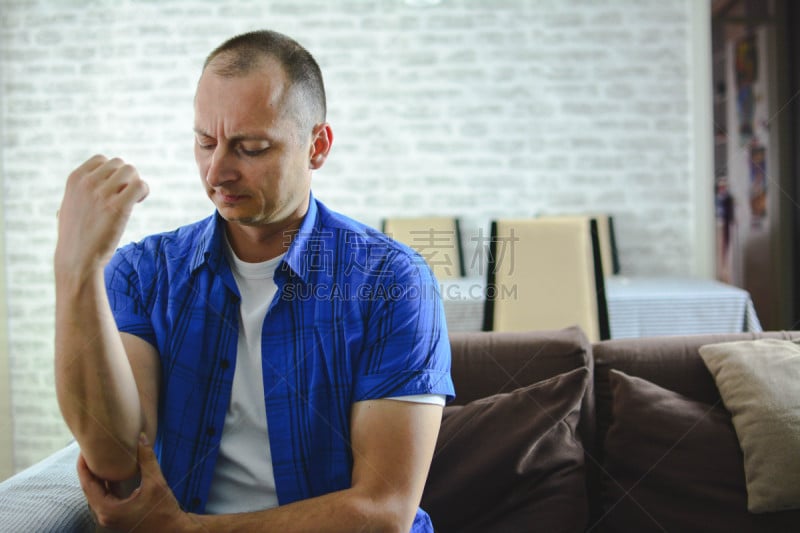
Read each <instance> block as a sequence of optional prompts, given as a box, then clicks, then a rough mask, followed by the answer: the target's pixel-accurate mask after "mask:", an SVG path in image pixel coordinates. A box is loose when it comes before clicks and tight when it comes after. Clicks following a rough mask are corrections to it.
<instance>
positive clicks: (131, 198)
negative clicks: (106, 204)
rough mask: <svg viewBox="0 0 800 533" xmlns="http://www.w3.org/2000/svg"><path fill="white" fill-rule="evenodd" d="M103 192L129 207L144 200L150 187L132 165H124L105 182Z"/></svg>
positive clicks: (121, 204)
mask: <svg viewBox="0 0 800 533" xmlns="http://www.w3.org/2000/svg"><path fill="white" fill-rule="evenodd" d="M102 186H103V189H104V190H103V194H104V195H108V196H111V197H112V201H113V202H115V203H116V204H118V205H119V207H122V208H127V207H128V206H131V205H132V204H134V203H137V202H141V201H142V200H144V199H145V198H146V197H147V195H148V193H149V192H150V188H149V187H148V186H147V183H146V182H145V181H144V180H143V179H141V178H140V177H139V173H138V172H137V170H136V169H135V168H134V167H133V166H131V165H122V166H121V167H119V168H118V169H117V170H116V171H115V172H114V173H113V174H112V175H111V176H110V177H109V178H107V179H106V180H105V182H104V183H103V185H102Z"/></svg>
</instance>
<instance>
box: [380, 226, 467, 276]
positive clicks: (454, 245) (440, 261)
mask: <svg viewBox="0 0 800 533" xmlns="http://www.w3.org/2000/svg"><path fill="white" fill-rule="evenodd" d="M382 230H383V232H384V233H385V234H387V235H388V236H389V237H391V238H393V239H395V240H397V241H400V242H402V243H403V244H406V245H408V246H410V247H411V248H413V249H414V250H416V251H417V252H419V254H420V255H421V256H422V257H423V258H424V259H425V261H426V262H427V263H428V265H429V266H430V267H431V270H433V274H434V275H435V276H436V278H437V279H440V280H441V279H452V278H458V277H462V276H463V275H464V260H463V252H462V250H461V230H460V227H459V223H458V218H452V217H415V218H386V219H384V220H383V224H382Z"/></svg>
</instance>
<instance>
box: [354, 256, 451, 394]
mask: <svg viewBox="0 0 800 533" xmlns="http://www.w3.org/2000/svg"><path fill="white" fill-rule="evenodd" d="M392 264H393V266H392V267H391V268H389V269H387V271H386V272H384V273H382V274H381V276H380V279H379V281H378V283H377V284H376V286H375V287H374V293H373V295H372V297H373V304H374V305H373V313H372V316H370V317H369V319H368V324H367V340H366V343H365V351H364V354H363V355H362V356H361V357H360V358H359V363H358V367H357V375H356V376H355V398H354V400H355V401H362V400H371V399H378V398H387V397H397V396H410V395H421V394H441V395H444V396H446V398H447V401H450V400H452V398H453V397H454V396H455V391H454V388H453V382H452V379H451V377H450V342H449V339H448V335H447V325H446V322H445V318H444V309H443V306H442V302H441V298H440V295H439V289H438V285H437V283H436V279H435V278H434V277H433V274H432V273H431V272H430V269H429V268H428V267H427V265H426V264H425V263H424V261H412V260H411V259H410V258H409V257H407V256H405V255H401V256H400V260H395V261H393V262H392Z"/></svg>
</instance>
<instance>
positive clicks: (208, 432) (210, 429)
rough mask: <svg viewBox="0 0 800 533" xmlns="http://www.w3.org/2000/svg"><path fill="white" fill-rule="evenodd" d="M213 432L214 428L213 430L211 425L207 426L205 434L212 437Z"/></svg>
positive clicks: (214, 431)
mask: <svg viewBox="0 0 800 533" xmlns="http://www.w3.org/2000/svg"><path fill="white" fill-rule="evenodd" d="M214 433H216V430H214V428H213V427H209V428H208V429H207V430H206V435H208V436H209V437H213V436H214Z"/></svg>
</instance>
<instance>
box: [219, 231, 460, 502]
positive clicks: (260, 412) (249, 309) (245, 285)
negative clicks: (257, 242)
mask: <svg viewBox="0 0 800 533" xmlns="http://www.w3.org/2000/svg"><path fill="white" fill-rule="evenodd" d="M225 248H226V255H227V257H228V261H229V263H230V265H231V271H232V272H233V277H234V279H235V280H236V285H237V287H238V288H239V293H240V294H241V297H242V299H241V304H240V313H239V341H238V344H237V348H236V367H235V370H234V373H233V390H232V392H231V401H230V405H229V406H228V410H227V412H226V413H225V424H224V426H223V430H222V440H221V443H220V448H219V455H218V457H217V463H216V466H215V467H214V477H213V478H212V480H211V490H210V493H209V496H208V503H207V504H206V512H207V513H209V514H230V513H243V512H249V511H259V510H263V509H270V508H272V507H277V506H278V496H277V493H276V491H275V474H274V472H273V470H272V454H271V453H270V444H269V436H268V433H267V413H266V407H265V402H264V380H263V371H262V362H261V357H262V354H261V332H262V328H263V325H264V319H265V318H266V314H267V310H268V309H269V306H270V304H271V303H272V300H273V298H274V297H275V294H276V293H277V291H278V288H277V286H276V285H275V281H274V279H273V276H274V274H275V269H276V268H277V266H278V264H279V263H280V261H281V259H282V258H283V255H281V256H278V257H276V258H274V259H270V260H268V261H264V262H262V263H247V262H245V261H242V260H241V259H239V258H238V257H237V256H236V254H234V253H233V250H232V249H231V247H230V245H229V243H228V242H227V239H226V240H225ZM391 399H395V400H402V401H409V402H417V403H432V404H436V405H444V404H445V397H444V395H439V394H423V395H417V396H401V397H395V398H391Z"/></svg>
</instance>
